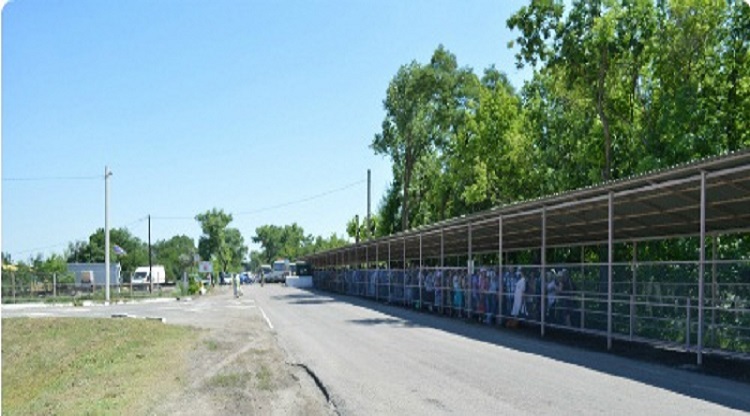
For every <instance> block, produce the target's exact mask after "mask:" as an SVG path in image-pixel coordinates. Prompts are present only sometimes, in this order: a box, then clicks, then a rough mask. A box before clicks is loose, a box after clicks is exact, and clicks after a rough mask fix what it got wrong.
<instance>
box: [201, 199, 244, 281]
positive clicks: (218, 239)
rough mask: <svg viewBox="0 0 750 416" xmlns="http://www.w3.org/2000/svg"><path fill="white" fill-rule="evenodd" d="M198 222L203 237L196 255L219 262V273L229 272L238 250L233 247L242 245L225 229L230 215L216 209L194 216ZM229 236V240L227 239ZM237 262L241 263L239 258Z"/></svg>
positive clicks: (229, 221) (230, 217) (230, 219)
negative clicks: (234, 254)
mask: <svg viewBox="0 0 750 416" xmlns="http://www.w3.org/2000/svg"><path fill="white" fill-rule="evenodd" d="M195 220H196V221H198V222H200V224H201V230H202V231H203V235H202V236H201V237H200V240H199V241H198V253H199V254H200V256H201V258H203V259H205V260H216V261H217V262H219V266H220V268H221V271H223V272H227V271H229V269H228V267H229V266H230V264H232V262H233V259H234V257H233V253H234V252H235V251H236V250H238V248H237V247H234V246H233V245H237V244H240V245H241V244H242V241H241V239H237V238H234V237H236V236H234V235H233V234H234V231H232V232H230V231H229V230H230V229H228V228H227V226H228V225H229V223H231V222H232V214H227V213H225V212H224V211H223V210H217V209H216V208H213V209H211V210H210V211H206V212H205V213H203V214H198V215H196V216H195ZM228 235H229V238H228ZM239 261H242V259H241V258H240V260H239Z"/></svg>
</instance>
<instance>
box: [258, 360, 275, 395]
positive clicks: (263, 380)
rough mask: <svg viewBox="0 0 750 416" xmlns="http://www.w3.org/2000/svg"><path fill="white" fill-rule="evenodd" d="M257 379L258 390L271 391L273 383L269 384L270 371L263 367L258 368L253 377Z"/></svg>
mask: <svg viewBox="0 0 750 416" xmlns="http://www.w3.org/2000/svg"><path fill="white" fill-rule="evenodd" d="M255 376H256V377H257V378H258V388H259V389H260V390H271V389H273V383H272V382H271V371H270V370H269V369H268V367H266V366H265V365H261V366H260V370H259V371H258V373H257V374H256V375H255Z"/></svg>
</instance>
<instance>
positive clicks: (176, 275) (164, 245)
mask: <svg viewBox="0 0 750 416" xmlns="http://www.w3.org/2000/svg"><path fill="white" fill-rule="evenodd" d="M195 254H197V249H196V247H195V242H194V241H193V239H192V238H190V237H188V236H186V235H179V236H174V237H172V238H170V239H168V240H160V241H157V242H156V244H154V257H155V259H156V261H155V263H156V264H161V265H163V266H164V269H165V271H166V273H167V280H168V281H172V282H174V281H178V280H180V279H181V277H182V273H183V272H185V271H188V269H189V267H190V266H191V265H192V264H193V259H194V255H195Z"/></svg>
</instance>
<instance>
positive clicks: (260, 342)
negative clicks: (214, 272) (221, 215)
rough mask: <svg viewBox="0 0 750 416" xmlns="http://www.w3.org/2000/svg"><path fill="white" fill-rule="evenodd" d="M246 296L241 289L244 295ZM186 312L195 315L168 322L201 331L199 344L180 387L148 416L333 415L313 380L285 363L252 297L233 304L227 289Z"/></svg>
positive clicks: (331, 409)
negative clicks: (181, 387) (183, 385)
mask: <svg viewBox="0 0 750 416" xmlns="http://www.w3.org/2000/svg"><path fill="white" fill-rule="evenodd" d="M250 290H252V288H245V292H246V294H247V293H248V292H249V291H250ZM190 307H191V308H192V310H193V311H196V310H197V311H198V313H192V314H189V315H187V317H185V318H182V317H172V318H170V319H169V321H171V322H172V323H177V324H188V325H190V326H195V327H198V328H199V330H200V331H201V336H200V340H199V342H198V344H197V345H196V347H195V348H194V350H193V351H192V352H191V353H190V354H189V356H187V357H186V359H187V360H188V361H189V365H188V367H189V373H188V374H187V380H185V383H184V384H185V387H184V389H183V390H182V391H179V392H175V393H174V394H173V395H171V396H169V397H166V398H165V399H164V400H163V401H161V402H160V403H159V404H158V405H157V406H156V407H155V408H154V409H152V411H151V412H149V413H151V414H158V415H198V414H200V415H228V414H247V415H332V414H335V410H334V409H333V408H332V407H331V406H330V405H329V403H328V401H327V399H326V397H325V395H324V394H323V392H322V391H321V390H320V389H319V388H318V387H317V385H316V384H315V381H314V379H313V378H312V377H311V376H310V375H309V374H308V373H307V372H306V371H305V369H304V368H302V367H299V366H297V365H294V364H293V363H290V362H289V361H288V359H287V357H286V355H285V353H284V351H283V350H282V349H281V348H280V347H279V345H278V342H277V339H276V335H275V333H274V332H273V331H272V330H271V329H270V328H269V327H268V326H267V323H266V321H265V320H264V319H263V317H262V314H261V312H260V311H259V308H258V307H257V306H255V305H254V304H253V301H252V299H251V296H248V295H246V296H243V297H241V298H240V299H234V297H233V296H232V294H231V288H228V287H217V288H216V289H215V290H214V292H213V293H212V294H210V295H208V296H205V297H200V298H197V299H195V300H193V302H192V305H191V306H190ZM191 317H192V319H191Z"/></svg>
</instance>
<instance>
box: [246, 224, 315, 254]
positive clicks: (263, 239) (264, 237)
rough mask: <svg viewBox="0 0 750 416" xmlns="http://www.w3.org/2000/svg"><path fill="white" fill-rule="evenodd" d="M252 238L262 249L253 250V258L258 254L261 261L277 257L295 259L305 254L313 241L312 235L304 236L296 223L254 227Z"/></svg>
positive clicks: (303, 232)
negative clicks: (258, 250) (281, 225)
mask: <svg viewBox="0 0 750 416" xmlns="http://www.w3.org/2000/svg"><path fill="white" fill-rule="evenodd" d="M252 239H253V242H254V243H259V244H260V245H261V247H262V251H260V252H255V255H254V256H253V258H256V257H257V256H260V261H261V262H262V263H271V262H273V261H274V260H276V259H277V258H287V259H290V260H296V259H297V258H299V257H301V256H303V255H304V254H305V252H306V250H307V249H308V247H309V246H310V245H312V242H313V237H312V236H306V235H305V231H304V230H303V229H302V227H300V226H299V225H297V224H296V223H293V224H292V225H285V226H283V227H280V226H278V225H263V226H261V227H258V228H256V229H255V236H253V237H252Z"/></svg>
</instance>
